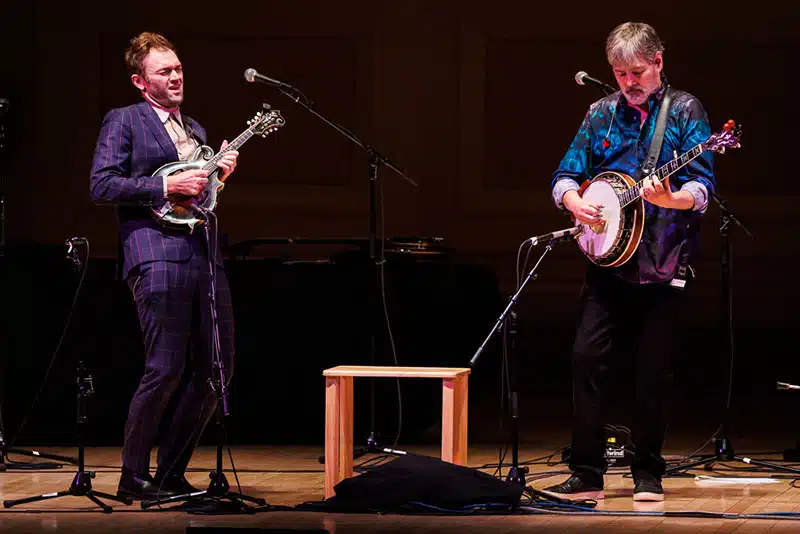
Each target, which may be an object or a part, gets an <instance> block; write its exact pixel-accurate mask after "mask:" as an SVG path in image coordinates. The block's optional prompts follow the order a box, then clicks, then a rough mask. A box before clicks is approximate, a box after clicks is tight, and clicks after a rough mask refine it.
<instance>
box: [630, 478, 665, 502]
mask: <svg viewBox="0 0 800 534" xmlns="http://www.w3.org/2000/svg"><path fill="white" fill-rule="evenodd" d="M634 481H635V482H636V486H635V487H634V489H633V500H634V501H645V502H659V501H663V500H664V488H663V487H661V478H659V477H656V476H654V475H651V474H650V473H636V475H635V476H634Z"/></svg>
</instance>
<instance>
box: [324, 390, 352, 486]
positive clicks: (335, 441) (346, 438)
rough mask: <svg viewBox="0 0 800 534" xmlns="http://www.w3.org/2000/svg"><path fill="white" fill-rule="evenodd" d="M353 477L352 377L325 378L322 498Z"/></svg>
mask: <svg viewBox="0 0 800 534" xmlns="http://www.w3.org/2000/svg"><path fill="white" fill-rule="evenodd" d="M352 476H353V377H352V376H334V377H327V378H326V379H325V498H326V499H328V498H330V497H333V496H334V495H335V493H336V492H335V491H334V489H333V488H334V486H336V484H338V483H339V482H341V481H342V480H344V479H345V478H350V477H352Z"/></svg>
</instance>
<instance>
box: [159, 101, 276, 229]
mask: <svg viewBox="0 0 800 534" xmlns="http://www.w3.org/2000/svg"><path fill="white" fill-rule="evenodd" d="M263 106H264V109H263V110H262V111H259V112H258V113H256V114H255V116H254V117H253V118H252V119H250V120H248V121H247V124H248V125H249V126H248V128H247V129H246V130H245V131H244V132H242V133H241V134H239V136H238V137H237V138H236V139H234V140H233V141H231V142H230V143H229V144H228V146H226V147H225V149H224V150H220V151H219V152H218V153H217V154H216V155H215V154H214V150H213V149H212V148H211V147H209V146H206V145H202V146H199V147H197V148H196V149H195V151H194V153H193V154H192V157H191V158H189V159H188V160H186V161H174V162H172V163H167V164H166V165H163V166H161V167H159V168H158V170H156V172H155V173H153V176H170V175H173V174H175V173H179V172H182V171H186V170H189V169H203V170H204V171H208V182H207V183H206V186H205V188H204V189H203V191H201V192H200V194H199V195H197V196H194V197H192V196H188V195H180V194H170V195H167V201H166V202H165V203H164V205H163V206H161V207H159V208H151V211H152V214H153V216H154V217H155V219H156V220H157V221H158V222H159V223H161V224H162V225H163V226H166V227H171V228H177V229H186V228H188V229H189V232H192V231H194V228H195V226H197V225H198V224H201V223H204V222H205V221H206V220H207V218H208V215H207V212H209V211H213V210H214V208H215V207H216V206H217V196H218V195H219V192H220V191H222V188H223V187H225V184H224V183H223V182H221V181H220V180H219V179H218V178H217V176H219V174H220V172H221V171H222V169H220V168H219V167H217V163H218V162H219V160H221V159H222V156H224V155H225V154H227V153H228V152H230V151H232V150H238V149H239V148H240V147H241V146H242V145H243V144H245V143H246V142H247V141H248V140H249V139H250V138H251V137H253V136H254V135H260V136H262V137H267V135H269V134H270V133H272V132H273V131H275V130H277V129H278V128H280V127H281V126H283V125H284V123H285V122H286V121H285V120H284V118H283V117H282V116H281V112H280V111H278V110H272V111H270V105H269V104H263Z"/></svg>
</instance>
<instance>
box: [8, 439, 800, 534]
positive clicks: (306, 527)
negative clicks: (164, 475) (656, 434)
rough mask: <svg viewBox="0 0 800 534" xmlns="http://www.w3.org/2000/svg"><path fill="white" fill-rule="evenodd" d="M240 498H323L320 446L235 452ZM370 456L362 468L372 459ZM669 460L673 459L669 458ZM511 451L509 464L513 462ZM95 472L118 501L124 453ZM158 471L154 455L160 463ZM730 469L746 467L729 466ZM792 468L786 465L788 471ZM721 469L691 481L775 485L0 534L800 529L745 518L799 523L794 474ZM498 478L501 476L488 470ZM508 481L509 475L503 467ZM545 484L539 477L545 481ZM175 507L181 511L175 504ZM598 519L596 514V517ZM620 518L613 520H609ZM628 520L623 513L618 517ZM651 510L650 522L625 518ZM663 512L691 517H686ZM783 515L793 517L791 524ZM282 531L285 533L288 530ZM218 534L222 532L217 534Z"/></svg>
mask: <svg viewBox="0 0 800 534" xmlns="http://www.w3.org/2000/svg"><path fill="white" fill-rule="evenodd" d="M554 449H555V447H554V448H553V449H546V448H542V447H538V448H529V447H523V448H522V449H521V450H520V462H521V463H522V462H527V461H531V460H535V459H540V458H542V457H546V456H547V455H550V454H552V453H553V452H554ZM408 450H409V452H415V453H419V454H426V455H429V456H437V455H438V451H437V449H436V448H435V447H412V448H409V449H408ZM40 451H41V452H43V453H46V452H50V453H56V454H63V455H66V456H73V455H74V454H75V450H74V449H69V448H45V449H41V450H40ZM666 452H667V453H668V454H670V455H671V456H670V457H669V458H674V459H678V458H679V457H680V456H681V455H686V454H689V453H691V452H693V451H691V450H686V451H680V450H667V451H666ZM748 452H749V453H750V454H752V455H753V457H754V458H774V459H777V458H780V455H777V454H775V453H768V452H767V453H766V454H763V455H762V454H760V451H757V450H755V451H754V450H750V451H748ZM232 453H233V458H234V462H235V463H236V468H237V471H238V476H239V480H240V483H241V488H242V491H243V492H244V493H245V494H248V495H252V496H257V497H262V498H264V499H266V500H267V502H268V503H269V504H270V505H273V506H276V505H281V506H285V507H295V506H297V505H299V504H301V503H304V502H310V501H321V500H322V499H323V472H322V467H323V466H322V464H320V463H319V462H318V457H319V455H320V454H321V453H322V449H321V448H320V447H309V446H294V447H286V446H280V447H278V446H251V447H243V446H236V447H233V448H232ZM469 454H470V456H469V465H470V467H474V468H478V467H480V466H484V465H485V464H497V461H498V450H497V447H493V446H483V447H481V446H473V447H471V448H470V451H469ZM368 458H369V457H362V458H359V459H358V460H357V461H356V465H358V464H359V463H361V462H363V461H365V460H367V459H368ZM669 458H668V459H669ZM28 459H29V458H26V457H24V456H15V455H11V460H13V461H20V462H21V461H26V460H28ZM510 459H511V456H510V452H509V454H508V455H507V456H506V460H505V461H506V462H510ZM214 461H215V457H214V449H213V448H209V447H202V448H200V449H199V450H198V452H197V453H196V454H195V457H194V459H193V462H192V464H191V466H190V472H189V473H188V474H187V478H188V479H189V481H190V482H192V483H193V484H194V485H195V486H197V487H199V488H200V489H205V488H206V486H207V483H208V472H209V471H210V470H211V469H212V468H213V466H214ZM86 463H87V469H89V470H92V471H95V472H96V478H94V479H93V480H92V485H93V487H94V489H95V490H97V491H103V492H108V493H115V492H116V486H117V482H118V479H119V466H120V450H119V448H100V447H98V448H87V450H86ZM153 464H155V457H154V460H153ZM727 465H730V466H732V467H740V468H741V467H746V466H745V465H744V464H741V463H738V462H731V463H730V464H727ZM784 465H788V464H784ZM225 467H226V470H228V471H227V477H228V480H229V481H230V482H231V486H232V487H233V489H235V488H236V481H235V478H234V476H233V473H232V472H230V471H229V469H230V462H229V458H228V456H227V451H226V454H225ZM723 467H724V466H722V465H717V466H716V467H715V468H714V470H713V471H703V470H695V471H691V475H709V476H714V477H722V476H725V477H743V476H748V477H757V478H760V479H765V478H771V479H773V480H772V481H771V482H770V483H758V482H756V481H741V480H740V481H727V482H722V481H719V480H717V481H707V482H703V481H698V480H696V479H695V477H694V476H673V477H667V478H665V480H664V489H665V493H666V500H665V502H664V503H646V504H638V505H637V504H636V503H634V502H633V500H632V492H633V481H632V480H631V479H630V477H626V476H625V474H626V473H627V471H626V470H625V468H620V469H619V470H614V471H613V472H612V473H610V474H609V475H607V477H606V499H605V500H604V501H600V502H599V503H598V505H597V507H596V508H595V510H596V511H590V512H585V513H582V514H575V513H572V512H570V511H568V510H565V509H563V508H562V509H556V510H554V512H555V513H540V514H536V515H473V516H452V515H437V516H433V515H394V514H368V513H360V514H330V513H320V512H308V511H296V510H289V511H275V510H265V511H263V512H258V513H256V514H253V515H226V516H221V515H213V516H211V515H196V514H188V513H186V512H182V511H163V510H158V509H157V508H154V509H150V510H142V509H141V508H140V507H139V505H138V503H135V504H134V505H133V506H125V505H122V504H115V503H112V502H110V501H108V503H109V504H113V505H114V513H112V514H104V513H102V512H101V511H100V509H99V508H98V507H96V506H95V505H94V504H93V503H92V502H91V501H89V499H87V498H86V497H76V496H67V497H61V498H58V499H52V500H47V501H42V502H37V503H28V504H23V505H18V506H16V507H13V508H4V509H2V511H1V513H0V529H2V531H3V532H4V533H5V532H40V531H41V532H44V531H46V532H53V531H55V532H87V531H90V532H145V531H158V532H192V531H197V532H201V531H206V532H212V531H214V530H212V529H217V528H221V527H227V528H237V529H242V528H250V529H263V531H264V532H270V531H272V532H280V531H283V532H287V531H295V532H302V531H312V532H313V531H322V530H324V531H327V532H330V533H334V532H337V533H342V532H376V531H380V532H462V531H464V530H470V531H484V532H493V533H497V532H518V531H519V532H522V531H529V530H530V529H531V528H536V529H537V530H539V531H559V532H560V531H563V530H569V531H585V530H602V531H615V532H616V531H620V530H636V531H638V530H656V531H659V532H668V531H669V532H671V531H689V530H691V531H703V532H733V531H738V532H763V531H767V530H769V531H770V532H774V531H796V530H800V521H798V520H797V519H790V518H785V519H783V518H777V516H776V517H772V518H752V517H751V518H742V517H741V516H740V514H786V513H797V514H798V516H797V517H798V519H800V489H798V488H795V487H794V486H793V485H792V484H793V478H792V474H788V473H785V474H784V473H780V472H778V471H774V470H773V471H768V472H761V473H758V472H749V473H747V472H742V471H734V470H723ZM530 468H531V475H534V476H532V477H531V478H532V479H533V480H531V484H532V485H533V487H535V488H543V487H545V486H547V485H549V484H551V483H554V482H557V481H561V480H562V479H563V478H564V477H565V475H564V474H562V473H565V472H566V471H565V469H566V466H565V464H563V463H560V454H559V455H556V456H554V457H553V458H552V460H551V461H550V462H549V463H548V462H546V461H545V460H540V461H538V462H536V463H534V464H532V465H530ZM75 470H76V467H75V466H73V465H71V464H65V465H64V466H63V467H62V468H61V469H58V470H37V471H32V472H31V471H27V472H26V471H23V470H20V469H15V468H12V469H9V470H8V471H7V472H5V473H0V494H2V498H3V499H4V500H7V499H18V498H22V497H28V496H33V495H38V494H44V493H49V492H56V491H59V490H65V489H67V488H68V487H69V485H70V483H71V481H72V478H73V476H74V474H75ZM482 470H483V471H485V472H487V473H490V474H492V473H494V472H495V468H492V467H489V468H483V469H482ZM503 472H504V474H505V473H507V467H506V468H504V471H503ZM548 473H549V474H550V476H549V477H547V478H538V476H539V475H538V474H541V475H542V476H543V477H544V476H547V474H548ZM172 506H174V505H172ZM598 511H599V512H600V513H597V512H598ZM609 512H615V513H613V514H612V513H609ZM616 512H621V513H616ZM632 512H645V513H647V514H649V515H626V514H630V513H632ZM690 512H694V513H707V514H719V513H725V514H730V515H728V516H727V517H692V516H691V515H690V514H689V513H690ZM664 513H667V514H671V513H684V514H686V515H685V516H683V517H681V516H677V515H669V516H665V515H663V514H664ZM783 517H785V516H783ZM281 529H284V530H281ZM216 531H219V530H216Z"/></svg>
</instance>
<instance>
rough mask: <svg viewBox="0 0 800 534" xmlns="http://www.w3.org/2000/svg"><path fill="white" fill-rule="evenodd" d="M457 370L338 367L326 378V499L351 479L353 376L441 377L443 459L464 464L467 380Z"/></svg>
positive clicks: (463, 371)
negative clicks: (342, 482)
mask: <svg viewBox="0 0 800 534" xmlns="http://www.w3.org/2000/svg"><path fill="white" fill-rule="evenodd" d="M469 373H470V370H469V369H466V368H464V369H462V368H456V367H374V366H364V365H340V366H338V367H332V368H331V369H326V370H325V371H323V372H322V375H323V376H325V377H326V378H325V498H326V499H327V498H329V497H332V496H333V495H334V491H333V487H334V486H335V485H336V484H338V483H339V482H341V481H342V480H344V479H345V478H349V477H352V476H353V377H356V376H362V377H372V378H441V379H442V460H444V461H445V462H451V463H454V464H458V465H466V464H467V389H468V383H467V378H468V376H469Z"/></svg>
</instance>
